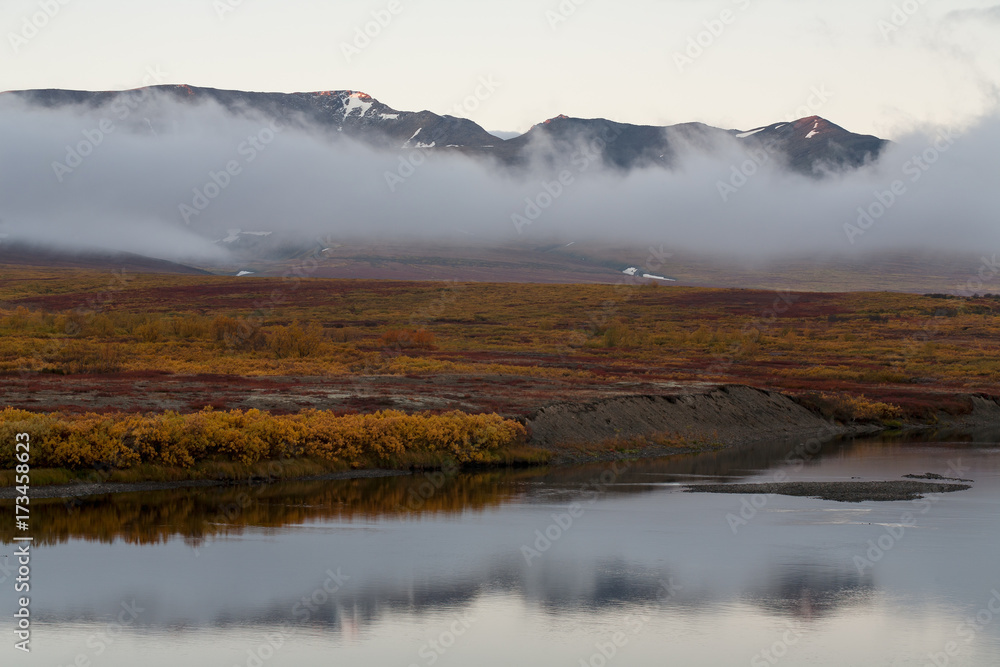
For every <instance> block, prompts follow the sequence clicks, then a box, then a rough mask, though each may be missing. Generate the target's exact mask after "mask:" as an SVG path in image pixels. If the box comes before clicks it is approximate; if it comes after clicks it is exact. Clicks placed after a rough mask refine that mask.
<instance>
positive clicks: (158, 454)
mask: <svg viewBox="0 0 1000 667" xmlns="http://www.w3.org/2000/svg"><path fill="white" fill-rule="evenodd" d="M17 433H28V434H29V435H30V436H31V451H30V454H31V459H30V464H31V469H32V483H33V484H35V485H43V484H54V483H65V482H68V481H73V480H78V479H87V478H88V477H90V476H92V475H93V473H94V472H95V471H96V472H97V473H99V474H100V476H101V481H121V482H134V481H150V480H155V481H177V480H186V479H246V478H248V477H265V478H272V479H291V478H296V477H303V476H309V475H317V474H323V473H326V472H331V471H337V470H348V469H357V468H410V467H437V466H441V465H444V464H445V463H454V464H457V465H502V464H516V463H539V462H543V461H544V458H545V455H544V453H541V452H537V451H535V450H532V449H530V448H528V447H527V446H525V438H526V432H525V429H524V427H523V426H522V425H521V424H519V423H517V422H515V421H512V420H509V419H504V418H502V417H500V416H499V415H496V414H475V415H473V414H465V413H462V412H449V413H445V414H428V413H421V414H405V413H402V412H396V411H391V410H387V411H380V412H376V413H373V414H348V415H338V414H334V413H331V412H328V411H320V410H304V411H302V412H300V413H298V414H292V415H273V414H270V413H268V412H262V411H260V410H248V411H246V412H244V411H241V410H231V411H215V410H213V409H211V408H206V409H204V410H202V411H200V412H196V413H190V414H179V413H176V412H169V411H168V412H164V413H157V414H145V415H140V414H124V413H112V414H94V413H88V414H73V415H66V414H61V413H44V414H43V413H33V412H28V411H24V410H15V409H12V408H7V409H5V410H3V411H0V463H2V465H3V467H4V468H5V469H6V470H5V472H4V473H0V484H3V485H6V486H10V485H12V484H13V482H14V475H15V471H16V468H15V466H16V465H17V463H18V461H17V460H16V458H15V451H14V442H15V435H16V434H17Z"/></svg>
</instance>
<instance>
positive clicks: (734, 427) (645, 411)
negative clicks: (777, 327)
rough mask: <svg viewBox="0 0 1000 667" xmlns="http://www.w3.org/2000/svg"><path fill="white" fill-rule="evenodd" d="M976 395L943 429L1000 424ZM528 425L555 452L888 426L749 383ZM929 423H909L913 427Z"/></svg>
mask: <svg viewBox="0 0 1000 667" xmlns="http://www.w3.org/2000/svg"><path fill="white" fill-rule="evenodd" d="M971 400H972V406H973V407H972V411H971V412H970V413H969V414H966V415H962V416H960V417H950V416H948V415H944V414H942V415H941V416H940V419H939V421H938V423H937V426H950V427H956V428H974V427H983V426H994V425H995V426H1000V405H998V404H997V402H996V401H995V400H993V399H990V398H986V397H981V396H973V397H971ZM525 423H526V425H527V426H528V428H529V432H530V433H531V438H532V444H534V445H537V446H540V447H545V448H547V449H560V448H562V447H564V446H565V445H567V444H574V445H578V446H581V447H586V446H587V445H594V444H598V443H601V442H607V441H610V440H621V441H629V440H633V439H636V438H641V437H649V436H651V435H655V434H658V433H664V432H669V433H675V434H678V435H681V436H684V437H685V438H689V439H692V440H696V441H703V442H714V443H720V444H723V445H730V446H732V445H741V444H747V443H750V442H755V441H759V440H764V439H783V438H793V437H817V438H820V439H829V438H833V437H836V436H842V435H860V434H864V433H875V432H879V431H882V430H884V428H885V427H884V426H883V425H882V424H878V423H833V422H831V421H828V420H827V419H825V418H823V417H822V416H821V415H819V414H817V413H816V412H813V411H811V410H809V409H807V408H806V407H804V406H802V405H801V404H799V403H797V402H796V401H794V400H792V399H791V398H789V397H788V396H786V395H784V394H781V393H779V392H775V391H767V390H762V389H755V388H753V387H747V386H743V385H726V386H721V387H716V388H712V389H708V390H694V391H691V392H688V393H678V394H676V395H632V396H612V397H606V398H600V399H597V400H593V401H587V402H574V403H557V404H553V405H550V406H547V407H544V408H542V409H540V410H538V411H536V412H535V413H534V414H533V415H531V416H530V417H529V418H528V419H527V420H526V422H525ZM923 426H925V425H919V424H908V425H907V428H918V427H923Z"/></svg>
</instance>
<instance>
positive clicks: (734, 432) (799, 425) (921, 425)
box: [0, 385, 1000, 499]
mask: <svg viewBox="0 0 1000 667" xmlns="http://www.w3.org/2000/svg"><path fill="white" fill-rule="evenodd" d="M967 398H968V400H969V403H970V404H971V410H970V411H969V412H968V413H967V414H962V415H958V416H955V415H949V414H946V413H941V414H939V415H936V416H935V418H934V419H933V420H931V421H929V422H927V421H925V422H920V421H916V420H909V421H901V420H898V419H889V418H883V419H878V418H874V417H873V415H877V414H880V412H879V411H882V412H885V411H886V410H890V409H891V406H885V405H884V404H878V403H873V402H870V401H869V402H865V403H858V402H857V401H856V400H855V401H854V402H852V403H850V405H851V406H853V407H852V409H854V410H859V409H863V410H864V411H865V414H866V415H867V418H865V419H841V420H837V419H831V418H830V415H829V414H828V413H829V412H830V410H834V409H843V407H842V406H841V407H840V408H837V407H836V406H834V407H833V408H831V407H830V405H828V404H823V405H820V404H819V403H817V401H816V399H815V398H810V399H809V400H804V399H803V398H802V397H795V396H789V395H786V394H783V393H780V392H776V391H768V390H763V389H756V388H753V387H748V386H742V385H724V386H719V387H714V388H701V387H698V388H696V389H693V390H692V391H689V392H677V393H672V394H660V395H649V394H643V395H624V396H622V395H614V396H610V397H607V398H599V399H595V400H591V401H584V402H578V403H567V402H564V403H556V404H553V405H550V406H546V407H544V408H541V409H539V410H537V411H535V412H534V413H532V414H531V415H527V416H524V417H522V418H521V419H520V420H519V421H521V422H522V424H523V426H524V428H525V429H526V432H527V435H528V437H527V442H526V443H525V444H521V445H516V446H511V447H509V448H507V449H506V450H504V449H503V448H501V449H500V450H498V452H497V456H495V457H491V460H488V461H478V462H474V461H468V460H467V461H465V462H461V463H458V464H456V462H455V461H454V460H453V459H452V458H451V457H449V456H427V455H426V454H421V455H420V456H417V457H409V458H407V457H397V458H396V459H395V460H394V461H393V462H392V463H391V464H390V465H388V466H385V465H378V464H377V463H374V462H373V463H372V464H370V465H361V466H354V467H353V468H350V467H349V466H344V465H342V464H341V463H339V462H335V461H322V460H316V459H294V460H288V459H286V460H283V461H268V460H262V461H258V462H256V463H254V464H253V465H246V464H241V463H227V462H206V463H202V464H199V465H197V466H194V467H190V468H176V467H168V466H153V465H144V466H141V467H139V468H133V469H129V470H109V469H107V468H104V469H95V470H76V471H70V470H66V469H60V470H51V469H50V470H45V469H36V470H33V478H34V481H33V486H32V495H33V496H34V497H38V498H43V497H49V498H52V497H79V496H85V495H94V494H103V493H122V492H132V491H147V490H160V489H170V488H183V487H192V488H198V487H207V486H224V485H232V484H245V483H258V484H259V483H267V482H271V481H290V480H323V479H351V478H362V477H375V476H388V475H403V474H408V473H409V472H410V471H412V470H418V469H424V470H426V469H436V468H440V467H442V466H449V465H453V466H454V465H458V466H459V467H461V466H462V465H469V466H472V465H475V466H479V467H482V466H484V465H487V466H500V467H503V466H528V465H535V466H537V465H551V466H566V465H574V464H579V463H586V462H600V461H614V460H639V459H653V458H659V457H663V456H670V455H676V454H689V453H698V452H704V451H710V450H718V449H724V448H731V447H748V446H752V445H753V443H755V442H760V441H764V440H789V441H793V440H801V441H803V442H805V443H809V442H813V443H816V444H820V443H823V442H826V441H829V440H832V439H835V438H839V437H855V436H861V435H871V434H875V433H879V432H883V431H887V430H893V431H917V430H930V429H935V428H938V429H940V428H943V427H947V428H952V429H973V428H982V427H994V426H995V427H1000V404H998V403H997V401H996V400H995V399H991V398H989V397H984V396H980V395H975V396H969V397H967ZM852 400H853V399H852ZM859 405H860V406H861V408H859V407H858V406H859ZM885 415H888V416H891V412H889V413H885ZM841 416H842V417H843V416H844V414H843V413H842V414H841ZM8 477H10V479H7V478H8ZM0 481H2V483H3V484H4V485H5V486H6V488H0V499H4V498H11V497H13V492H14V489H13V488H12V484H13V481H14V480H13V476H12V475H7V474H6V473H4V474H3V477H0Z"/></svg>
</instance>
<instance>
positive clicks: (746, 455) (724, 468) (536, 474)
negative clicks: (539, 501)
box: [0, 441, 877, 546]
mask: <svg viewBox="0 0 1000 667" xmlns="http://www.w3.org/2000/svg"><path fill="white" fill-rule="evenodd" d="M797 446H799V443H797V442H796V441H784V442H782V441H779V442H772V443H767V444H765V445H756V446H754V447H752V448H742V449H733V450H724V451H718V452H707V453H703V454H691V455H681V456H674V457H668V458H664V459H660V460H656V461H644V462H640V463H636V462H628V461H625V462H619V463H616V464H609V463H599V464H591V465H581V466H575V467H573V468H570V469H563V470H545V469H527V470H524V469H520V470H494V471H489V472H474V473H461V472H458V471H454V470H445V471H444V472H433V473H418V474H414V475H404V476H399V477H376V478H367V479H354V480H335V481H313V482H285V483H279V484H272V485H257V486H254V485H246V486H229V487H209V488H197V489H174V490H168V491H149V492H142V493H123V494H105V495H99V496H91V497H88V498H78V499H72V500H70V501H65V500H60V499H49V498H43V499H36V500H34V501H33V502H32V509H33V517H32V522H33V523H32V528H33V532H34V536H35V541H36V543H38V544H56V543H60V542H65V541H67V540H69V539H86V540H97V541H101V542H112V541H115V540H123V541H125V542H128V543H131V544H158V543H162V542H164V541H165V540H167V539H169V538H170V537H172V536H175V535H180V536H183V537H185V538H187V540H188V544H190V545H191V546H198V545H199V544H200V543H201V542H202V541H203V540H204V539H205V538H208V537H212V536H218V535H236V534H239V532H240V531H241V530H242V529H243V528H245V527H248V526H254V527H268V528H278V527H281V526H286V525H297V524H303V523H307V522H312V521H320V520H338V521H353V520H372V519H376V518H379V517H382V518H401V517H418V516H420V515H424V514H427V515H437V514H449V513H451V514H456V513H462V512H476V511H482V510H485V509H487V508H490V507H497V506H499V505H501V504H503V503H507V502H512V501H514V500H516V499H517V498H521V497H524V496H526V495H531V494H543V493H544V494H548V495H549V496H550V499H551V500H553V501H558V500H560V499H561V498H564V497H566V498H569V497H574V496H575V495H577V494H579V492H580V491H581V490H582V489H589V490H594V489H595V488H597V489H599V491H600V493H601V494H602V495H604V494H610V495H623V494H630V493H644V492H648V491H649V489H644V488H642V487H641V486H636V485H644V484H652V483H659V484H662V483H673V482H678V483H680V482H684V483H686V482H690V481H691V480H692V478H699V477H704V478H707V479H712V480H725V479H730V478H735V477H742V476H746V475H749V474H751V473H752V472H753V471H756V470H761V469H766V468H768V467H770V466H773V465H777V464H780V463H782V462H783V461H784V460H785V459H786V458H788V456H789V455H790V454H791V453H794V452H795V451H796V447H797ZM872 446H877V445H871V444H864V445H862V444H858V443H849V442H833V443H827V444H825V445H823V446H822V447H818V446H817V448H816V450H814V452H813V453H811V454H808V455H807V456H805V458H804V460H805V461H806V463H807V465H808V464H812V463H814V462H815V461H818V460H819V459H820V458H822V456H823V455H826V454H829V453H832V452H843V451H845V450H851V449H854V450H859V449H860V450H864V449H865V448H870V447H872ZM859 453H863V451H859ZM612 469H613V470H614V471H615V472H616V474H615V475H614V476H613V478H612V481H613V482H614V483H613V484H603V483H602V482H601V480H602V475H605V474H606V473H607V472H608V471H609V470H612ZM605 479H607V478H606V477H605ZM12 503H13V501H11V500H3V501H0V507H3V508H7V509H9V508H10V507H11V506H12ZM13 537H15V530H14V527H13V525H12V524H10V522H0V541H3V542H9V541H10V540H11V539H12V538H13Z"/></svg>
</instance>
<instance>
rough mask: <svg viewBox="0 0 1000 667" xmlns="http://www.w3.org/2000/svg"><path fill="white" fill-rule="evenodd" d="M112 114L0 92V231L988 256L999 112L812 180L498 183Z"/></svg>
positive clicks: (159, 244) (248, 134)
mask: <svg viewBox="0 0 1000 667" xmlns="http://www.w3.org/2000/svg"><path fill="white" fill-rule="evenodd" d="M122 111H123V109H122V108H119V109H118V113H112V111H111V109H110V108H108V107H104V108H97V109H94V108H81V107H74V108H62V109H57V110H40V109H37V108H30V109H29V108H27V107H26V106H24V105H23V104H22V103H21V102H20V101H18V100H17V99H15V98H13V97H11V96H4V97H2V98H0V118H2V123H0V142H2V145H3V146H4V151H3V154H2V156H0V219H3V220H4V223H5V224H4V225H3V228H2V230H0V231H2V232H4V233H7V234H9V235H10V238H12V239H22V240H29V241H33V242H36V243H43V244H46V245H50V246H55V247H61V248H83V247H95V246H97V247H102V248H107V249H115V250H124V251H130V252H136V253H141V254H146V255H150V256H154V257H160V258H165V259H175V260H181V261H185V260H186V261H195V260H197V261H206V262H208V261H216V260H222V259H224V258H225V250H223V249H222V248H221V246H220V245H219V244H217V243H215V241H217V240H219V239H221V238H223V237H225V236H226V230H227V229H233V228H238V229H243V230H253V231H258V230H259V231H273V232H275V233H276V236H289V237H295V238H298V239H301V240H308V239H310V238H317V237H324V238H329V237H330V236H333V237H338V236H340V237H344V238H378V239H381V240H386V239H395V240H405V239H419V240H426V241H449V240H455V241H458V240H461V241H463V242H468V240H469V239H470V235H472V237H474V238H477V239H479V240H480V241H482V242H483V243H498V242H505V243H509V242H510V241H512V240H521V241H528V242H532V241H536V240H537V241H539V242H542V241H548V240H551V239H561V240H565V241H581V240H595V241H606V242H609V243H611V242H613V243H616V244H622V243H635V244H639V245H643V246H645V245H646V244H653V245H656V246H659V245H660V244H666V245H668V246H669V247H673V248H679V249H685V250H690V251H694V252H700V253H725V254H739V255H744V256H747V257H762V256H770V255H778V254H784V253H788V252H809V253H815V252H834V253H853V252H859V251H872V250H888V249H904V248H922V249H931V250H936V249H947V250H955V251H982V250H983V249H986V250H988V251H990V252H993V251H995V250H996V249H997V247H998V246H1000V227H998V225H997V222H996V204H995V184H994V183H993V182H992V181H993V180H995V178H994V177H995V165H996V159H997V158H996V156H997V154H998V149H1000V119H998V118H997V117H991V118H988V119H985V120H983V121H981V122H980V123H979V124H978V125H977V126H975V127H972V128H970V129H966V130H965V131H963V132H962V133H961V134H959V133H949V132H948V131H947V130H946V129H942V128H927V129H926V130H923V131H921V132H917V133H914V134H912V135H910V136H908V137H904V138H903V139H901V140H899V141H897V142H896V143H894V144H893V145H892V146H891V147H890V148H889V149H887V151H886V152H885V153H884V154H883V156H882V158H881V159H880V160H879V162H878V163H877V164H875V165H872V166H869V167H866V168H863V169H859V170H855V171H851V172H847V173H839V174H830V175H828V176H827V177H825V178H822V179H816V178H810V177H806V176H802V175H798V174H795V173H791V172H789V171H788V170H786V169H784V168H783V167H782V166H781V165H780V164H779V162H780V161H779V160H778V159H777V157H776V156H772V155H766V154H764V155H762V154H760V153H756V154H755V153H752V152H750V153H748V152H747V151H746V149H745V147H744V146H743V145H741V144H740V143H739V142H737V141H736V140H735V139H733V140H732V141H729V140H724V141H721V142H717V143H716V144H715V145H713V146H712V147H711V148H710V149H709V150H706V149H705V148H704V147H697V148H695V147H688V148H687V149H685V150H682V152H681V155H680V159H679V162H678V166H677V167H676V168H675V169H673V170H671V171H668V170H665V169H663V168H661V167H650V168H646V169H640V170H633V171H631V172H628V173H620V172H612V171H608V170H605V169H603V168H602V167H601V166H600V164H599V161H598V160H596V159H592V160H589V161H588V160H585V159H583V156H585V155H587V154H588V151H590V149H589V148H588V147H587V146H586V145H582V146H581V147H580V148H579V150H580V151H582V153H581V155H580V156H577V157H579V158H580V159H577V160H576V161H574V160H570V161H569V162H568V163H567V164H566V165H564V166H563V167H560V168H558V169H533V170H529V171H528V172H527V173H525V172H519V173H513V172H511V171H509V170H505V169H502V168H500V167H497V166H496V165H494V164H492V163H490V162H488V161H483V160H475V159H471V158H468V157H465V156H462V155H457V154H443V153H441V152H440V151H435V150H423V149H407V150H403V151H401V152H392V151H381V150H375V149H372V148H369V147H367V146H364V145H361V144H359V143H355V142H353V141H348V140H345V139H344V138H343V137H341V136H337V133H336V132H334V133H332V134H331V133H321V132H314V131H309V130H307V129H304V128H301V127H297V126H292V125H273V124H271V123H270V122H269V121H268V120H267V119H263V118H254V117H252V116H240V117H234V116H232V115H230V114H229V113H227V112H226V111H224V110H223V109H221V108H219V107H217V106H214V105H211V104H206V105H185V104H181V103H178V102H176V101H173V100H168V99H166V98H162V99H156V100H153V101H152V102H151V103H150V102H149V101H148V100H147V103H146V104H144V105H140V106H137V107H136V108H135V109H129V112H128V113H127V114H125V117H124V118H122V117H120V116H121V115H122ZM102 123H103V124H102ZM109 123H110V125H109ZM84 153H86V155H84Z"/></svg>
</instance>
